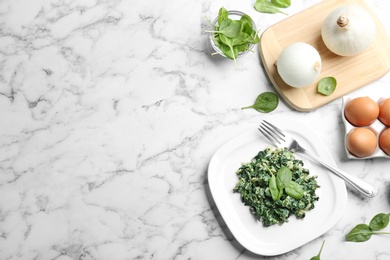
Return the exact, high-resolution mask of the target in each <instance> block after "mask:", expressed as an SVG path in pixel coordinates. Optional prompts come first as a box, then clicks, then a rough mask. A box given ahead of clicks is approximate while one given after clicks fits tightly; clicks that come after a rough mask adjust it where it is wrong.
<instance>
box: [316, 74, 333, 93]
mask: <svg viewBox="0 0 390 260" xmlns="http://www.w3.org/2000/svg"><path fill="white" fill-rule="evenodd" d="M336 86H337V80H336V79H335V78H334V77H325V78H322V79H321V80H320V81H319V82H318V85H317V91H318V92H319V93H321V94H322V95H324V96H329V95H330V94H332V93H333V92H334V91H335V89H336Z"/></svg>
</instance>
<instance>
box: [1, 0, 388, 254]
mask: <svg viewBox="0 0 390 260" xmlns="http://www.w3.org/2000/svg"><path fill="white" fill-rule="evenodd" d="M292 2H293V3H292V6H291V7H290V8H289V9H288V10H287V12H288V13H289V14H290V15H292V14H294V13H297V12H299V11H301V10H304V9H306V8H308V7H310V6H311V5H313V4H315V3H318V2H319V1H316V0H305V1H292ZM367 2H368V3H369V4H370V6H371V7H372V9H373V10H374V11H375V13H376V14H377V15H378V17H379V18H380V19H381V20H382V23H383V25H384V26H385V28H386V30H387V32H388V33H389V31H390V20H389V19H388V17H387V16H388V10H390V1H386V0H372V1H367ZM253 3H254V1H221V0H217V1H210V0H202V1H181V0H166V1H155V0H154V1H153V0H152V1H135V0H127V1H126V0H106V1H95V0H85V1H75V0H47V1H45V0H16V1H13V0H3V1H1V2H0V258H1V259H35V260H42V259H56V260H66V259H80V260H81V259H82V260H92V259H113V260H116V259H118V260H119V259H240V260H241V259H280V260H282V259H283V260H284V259H309V258H310V257H311V256H314V255H315V254H317V252H318V250H319V248H320V246H321V243H322V241H324V240H325V241H326V244H325V248H324V250H323V254H322V259H377V260H384V259H389V258H390V247H389V246H388V245H389V243H390V236H385V235H383V236H377V237H373V238H372V239H371V240H370V241H368V242H365V243H361V244H357V243H347V242H345V241H344V236H345V234H346V233H347V232H348V231H349V230H350V229H351V228H352V227H353V226H355V225H356V224H358V223H362V222H368V221H369V220H370V219H371V217H373V216H374V215H375V214H376V213H379V212H390V184H389V181H390V172H389V166H390V160H388V159H372V160H348V159H347V158H346V154H345V151H344V148H343V135H344V132H343V125H342V120H341V118H340V107H341V105H342V102H341V99H337V100H335V101H333V102H331V103H329V104H327V105H326V106H323V107H321V108H319V109H317V110H315V111H312V112H307V113H302V112H297V111H295V110H293V109H291V108H290V107H289V106H287V105H286V104H285V103H284V102H280V104H279V106H278V108H277V110H275V111H273V112H272V113H270V114H261V113H258V112H256V111H254V110H241V109H240V108H241V107H243V106H245V105H250V104H252V103H253V102H254V100H255V98H256V96H257V95H258V94H260V93H261V92H264V91H275V90H274V88H273V86H272V85H271V84H270V83H269V82H268V80H267V78H266V76H265V74H264V71H263V69H262V66H261V62H260V59H259V56H258V50H257V49H255V53H251V54H248V55H245V56H244V57H242V58H240V59H239V61H238V67H237V68H235V66H234V65H233V63H232V62H231V61H229V60H224V59H221V58H219V57H217V56H211V55H210V52H211V49H210V45H209V41H208V34H207V33H205V32H204V30H205V29H206V28H207V27H208V23H207V22H206V19H205V17H208V18H210V19H211V18H214V17H215V16H216V14H217V12H218V10H219V8H220V7H221V6H224V7H226V8H227V9H231V10H233V9H235V10H240V11H243V12H246V13H248V14H249V15H251V16H252V18H253V19H254V21H255V23H256V24H258V25H259V28H260V29H261V31H260V33H262V32H264V30H265V29H266V28H268V27H269V26H271V25H272V24H274V23H276V22H278V21H280V20H282V19H285V18H286V16H285V15H282V14H274V15H271V14H261V13H258V12H256V11H255V10H254V9H253ZM389 89H390V74H387V75H385V76H384V77H382V78H381V79H379V80H377V81H375V82H373V83H371V84H369V85H368V86H366V87H364V88H361V89H359V90H357V91H355V92H354V93H353V95H370V94H372V93H383V95H384V96H386V95H387V96H390V91H389ZM283 117H288V118H293V119H295V120H297V121H301V122H304V123H307V124H309V125H310V126H311V128H312V129H313V130H314V131H316V132H317V133H318V134H319V135H320V136H321V137H322V138H323V141H324V142H325V143H326V144H327V147H326V148H327V149H328V150H329V151H330V152H331V154H332V155H333V158H334V160H335V162H336V163H337V165H338V166H339V167H340V168H341V169H343V170H345V171H347V172H350V173H352V174H354V175H356V176H358V177H360V178H362V179H364V180H366V181H368V182H371V183H372V184H374V185H375V186H377V187H378V188H379V193H378V195H377V196H376V197H375V198H372V199H365V198H361V197H360V196H358V195H357V194H355V193H354V192H351V191H350V190H349V191H348V203H347V205H346V210H345V213H344V215H343V216H342V218H341V219H340V220H339V221H338V222H337V224H336V225H335V226H334V227H333V228H332V229H331V230H330V231H328V232H327V233H325V234H324V235H322V236H321V237H318V238H317V239H315V240H313V241H311V242H309V243H308V244H306V245H304V246H302V247H300V248H297V249H296V250H293V251H291V252H288V253H286V254H283V255H279V256H275V257H263V256H258V255H255V254H253V253H251V252H249V251H248V250H246V249H245V248H244V247H243V246H242V245H240V244H239V243H238V242H237V241H236V240H235V239H234V237H233V236H232V235H231V233H230V231H229V228H228V227H227V226H226V224H225V223H224V221H223V219H222V218H221V216H220V214H219V212H218V209H217V208H216V206H215V203H214V201H213V199H212V197H211V196H210V190H209V187H208V181H207V167H208V164H209V161H210V159H211V157H212V155H213V154H214V153H215V151H216V150H217V149H218V148H219V147H220V146H221V145H223V144H224V143H226V142H227V141H229V140H231V139H232V138H233V137H235V136H236V135H238V134H239V133H241V132H242V131H244V130H247V129H250V128H254V127H256V126H257V124H258V123H259V121H260V120H262V119H272V118H283ZM387 229H389V228H387Z"/></svg>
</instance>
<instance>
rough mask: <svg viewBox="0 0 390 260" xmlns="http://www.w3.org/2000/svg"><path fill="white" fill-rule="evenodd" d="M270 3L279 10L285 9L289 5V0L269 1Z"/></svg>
mask: <svg viewBox="0 0 390 260" xmlns="http://www.w3.org/2000/svg"><path fill="white" fill-rule="evenodd" d="M271 3H272V4H274V5H275V6H277V7H280V8H287V7H289V6H290V5H291V0H271Z"/></svg>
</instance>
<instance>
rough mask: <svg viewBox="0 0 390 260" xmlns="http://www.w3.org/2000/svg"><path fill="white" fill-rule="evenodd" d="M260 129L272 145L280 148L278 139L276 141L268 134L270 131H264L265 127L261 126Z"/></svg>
mask: <svg viewBox="0 0 390 260" xmlns="http://www.w3.org/2000/svg"><path fill="white" fill-rule="evenodd" d="M258 129H259V131H260V132H261V133H262V134H263V136H264V137H265V138H267V140H268V141H270V143H272V144H273V145H275V146H278V145H279V144H280V143H279V142H278V141H277V140H276V139H274V138H273V137H272V136H271V135H270V134H268V131H266V130H265V129H263V127H262V126H261V125H260V127H259V128H258Z"/></svg>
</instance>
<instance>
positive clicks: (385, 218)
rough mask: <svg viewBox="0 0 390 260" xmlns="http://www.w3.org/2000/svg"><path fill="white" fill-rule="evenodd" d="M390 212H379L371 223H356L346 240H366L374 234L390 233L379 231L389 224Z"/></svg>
mask: <svg viewBox="0 0 390 260" xmlns="http://www.w3.org/2000/svg"><path fill="white" fill-rule="evenodd" d="M389 216H390V213H389V214H385V213H379V214H377V215H375V216H374V217H373V218H372V219H371V221H370V224H369V225H367V224H358V225H356V226H355V227H354V228H353V229H352V230H351V231H350V232H349V233H348V234H347V236H346V237H345V240H346V241H350V242H365V241H367V240H369V239H370V238H371V236H372V235H379V234H390V232H378V231H379V230H382V229H384V228H385V227H387V225H388V224H389Z"/></svg>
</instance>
